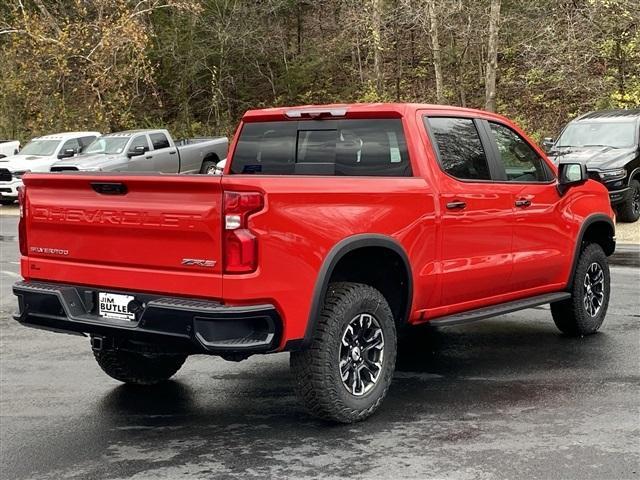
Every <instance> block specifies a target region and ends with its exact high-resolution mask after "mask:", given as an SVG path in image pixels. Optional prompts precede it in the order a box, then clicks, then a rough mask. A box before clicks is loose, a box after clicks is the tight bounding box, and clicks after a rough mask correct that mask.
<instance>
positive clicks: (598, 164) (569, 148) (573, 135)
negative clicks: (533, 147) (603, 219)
mask: <svg viewBox="0 0 640 480" xmlns="http://www.w3.org/2000/svg"><path fill="white" fill-rule="evenodd" d="M543 146H544V147H545V148H546V149H547V153H548V154H549V157H550V158H551V159H552V160H553V161H554V162H556V163H558V162H560V161H562V162H581V163H584V164H586V166H587V170H588V171H589V176H590V177H591V178H592V179H594V180H597V181H599V182H601V183H603V184H604V185H605V186H606V187H607V189H608V190H609V197H610V198H611V205H613V207H614V208H615V209H616V212H617V214H618V218H619V219H620V220H622V221H623V222H635V221H636V220H638V218H639V217H640V108H636V109H633V110H603V111H599V112H591V113H587V114H586V115H582V116H581V117H578V118H576V119H575V120H572V121H571V122H569V123H568V124H567V126H565V127H564V129H563V130H562V133H561V134H560V137H558V139H557V140H556V141H554V140H553V139H551V138H545V140H544V142H543Z"/></svg>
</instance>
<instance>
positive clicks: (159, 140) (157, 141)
mask: <svg viewBox="0 0 640 480" xmlns="http://www.w3.org/2000/svg"><path fill="white" fill-rule="evenodd" d="M149 138H151V143H152V144H153V149H154V150H160V149H161V148H169V146H170V145H169V139H168V138H167V136H166V135H165V134H164V133H152V134H150V135H149Z"/></svg>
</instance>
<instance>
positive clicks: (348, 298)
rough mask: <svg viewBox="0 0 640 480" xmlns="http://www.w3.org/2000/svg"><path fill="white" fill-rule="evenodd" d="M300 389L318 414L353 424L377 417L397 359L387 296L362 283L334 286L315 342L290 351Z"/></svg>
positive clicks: (304, 399)
mask: <svg viewBox="0 0 640 480" xmlns="http://www.w3.org/2000/svg"><path fill="white" fill-rule="evenodd" d="M290 360H291V361H290V363H291V370H292V372H293V375H294V378H295V388H296V392H297V393H298V395H299V397H300V398H301V399H302V401H303V403H304V404H305V406H306V407H307V409H308V410H309V411H310V412H311V413H312V414H314V415H316V416H318V417H320V418H323V419H326V420H331V421H335V422H340V423H352V422H356V421H360V420H364V419H365V418H367V417H369V416H370V415H372V414H373V413H374V412H375V411H376V410H377V409H378V408H379V407H380V405H381V403H382V400H383V399H384V397H385V396H386V394H387V390H388V389H389V385H390V384H391V378H392V376H393V371H394V369H395V362H396V329H395V323H394V320H393V314H392V313H391V309H390V308H389V304H388V303H387V301H386V299H385V298H384V296H383V295H382V294H381V293H380V292H379V291H378V290H376V289H375V288H373V287H370V286H368V285H363V284H358V283H348V282H341V283H332V284H331V285H329V289H328V291H327V296H326V299H325V302H324V306H323V309H322V312H321V313H320V317H319V319H318V323H317V325H316V329H315V332H314V336H313V339H312V341H311V345H310V346H309V348H307V349H306V350H304V351H301V352H293V353H292V354H291V359H290Z"/></svg>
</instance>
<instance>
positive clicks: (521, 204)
mask: <svg viewBox="0 0 640 480" xmlns="http://www.w3.org/2000/svg"><path fill="white" fill-rule="evenodd" d="M530 205H531V200H528V199H526V198H521V199H519V200H516V207H528V206H530Z"/></svg>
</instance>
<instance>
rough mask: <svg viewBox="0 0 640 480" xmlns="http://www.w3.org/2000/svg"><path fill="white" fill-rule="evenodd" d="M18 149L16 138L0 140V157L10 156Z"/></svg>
mask: <svg viewBox="0 0 640 480" xmlns="http://www.w3.org/2000/svg"><path fill="white" fill-rule="evenodd" d="M19 151H20V142H19V141H18V140H0V158H4V157H10V156H11V155H15V154H17V153H18V152H19Z"/></svg>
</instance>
